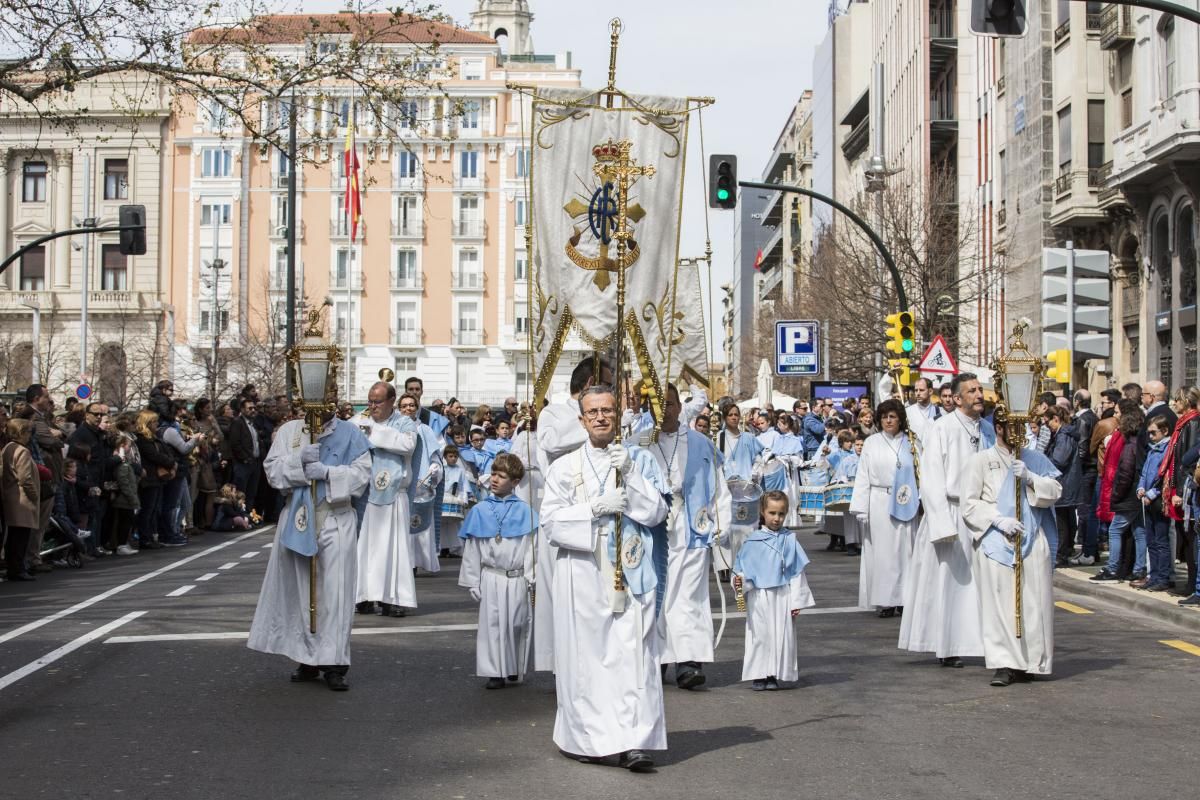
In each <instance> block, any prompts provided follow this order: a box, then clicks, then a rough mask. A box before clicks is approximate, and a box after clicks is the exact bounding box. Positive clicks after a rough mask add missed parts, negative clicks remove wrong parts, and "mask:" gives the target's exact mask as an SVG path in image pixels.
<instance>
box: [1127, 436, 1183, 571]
mask: <svg viewBox="0 0 1200 800" xmlns="http://www.w3.org/2000/svg"><path fill="white" fill-rule="evenodd" d="M1146 437H1147V438H1148V439H1149V440H1150V447H1149V449H1148V451H1147V453H1146V462H1145V464H1144V465H1143V466H1142V474H1141V477H1140V478H1139V479H1138V486H1137V496H1138V499H1139V500H1140V501H1141V503H1142V525H1143V526H1144V527H1145V529H1146V534H1145V536H1146V550H1147V553H1148V554H1149V568H1148V569H1147V572H1146V577H1144V578H1139V579H1138V580H1135V581H1132V582H1130V584H1129V585H1130V586H1132V587H1133V588H1135V589H1145V590H1147V591H1150V592H1165V591H1166V590H1167V589H1169V588H1171V587H1173V586H1174V582H1173V577H1174V576H1173V575H1172V574H1171V571H1172V567H1173V565H1174V558H1173V556H1172V554H1171V520H1170V519H1168V518H1167V514H1166V512H1165V511H1164V510H1163V504H1162V485H1163V481H1162V475H1163V473H1164V472H1165V470H1164V469H1163V467H1162V464H1163V460H1164V459H1165V458H1166V456H1167V445H1168V444H1169V443H1170V440H1171V428H1170V426H1168V424H1167V421H1166V420H1165V419H1164V418H1162V417H1151V418H1150V421H1149V422H1148V423H1146Z"/></svg>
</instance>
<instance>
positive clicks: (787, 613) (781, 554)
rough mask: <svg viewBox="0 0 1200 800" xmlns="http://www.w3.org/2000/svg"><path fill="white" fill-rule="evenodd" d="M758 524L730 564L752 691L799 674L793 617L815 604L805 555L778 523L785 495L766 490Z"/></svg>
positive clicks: (772, 687)
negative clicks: (742, 604)
mask: <svg viewBox="0 0 1200 800" xmlns="http://www.w3.org/2000/svg"><path fill="white" fill-rule="evenodd" d="M759 510H760V512H761V515H762V523H763V526H762V527H760V528H759V529H758V530H756V531H754V532H753V533H752V534H750V535H749V536H748V537H746V540H745V541H744V542H742V547H741V549H740V550H739V551H738V555H737V560H736V561H735V562H734V565H733V572H734V587H735V588H737V589H740V590H743V591H744V592H745V594H746V653H745V656H744V658H743V660H742V680H744V681H752V682H753V683H752V684H751V688H753V689H754V691H756V692H761V691H763V690H764V689H767V690H775V689H778V688H779V682H780V681H794V680H796V678H797V677H799V659H798V657H797V654H796V632H795V630H794V629H793V625H792V617H795V616H796V615H797V614H799V613H800V609H802V608H808V607H809V606H812V605H814V601H813V596H812V592H811V591H810V590H809V588H808V579H807V578H805V576H804V568H805V567H806V566H808V556H807V555H806V554H805V552H804V548H803V547H801V546H800V543H799V542H797V541H796V535H795V534H794V533H792V532H791V531H789V530H787V529H786V528H784V527H783V521H784V519H786V518H787V513H788V499H787V495H786V494H784V493H783V492H777V491H771V492H767V493H765V494H764V495H763V496H762V500H761V501H760V504H759Z"/></svg>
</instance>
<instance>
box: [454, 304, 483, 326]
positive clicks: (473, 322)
mask: <svg viewBox="0 0 1200 800" xmlns="http://www.w3.org/2000/svg"><path fill="white" fill-rule="evenodd" d="M458 329H459V331H461V332H463V333H466V332H467V331H471V332H474V331H477V330H479V304H478V303H459V304H458Z"/></svg>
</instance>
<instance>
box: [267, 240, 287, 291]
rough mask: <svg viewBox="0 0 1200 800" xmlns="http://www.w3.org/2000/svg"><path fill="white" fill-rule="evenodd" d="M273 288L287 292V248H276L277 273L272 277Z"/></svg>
mask: <svg viewBox="0 0 1200 800" xmlns="http://www.w3.org/2000/svg"><path fill="white" fill-rule="evenodd" d="M271 288H272V289H273V290H275V291H287V248H286V247H277V248H275V273H274V274H273V275H271Z"/></svg>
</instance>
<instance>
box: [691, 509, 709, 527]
mask: <svg viewBox="0 0 1200 800" xmlns="http://www.w3.org/2000/svg"><path fill="white" fill-rule="evenodd" d="M711 528H712V515H711V514H710V513H709V511H708V507H707V506H706V507H704V508H702V509H700V510H699V511H698V512H696V518H695V519H694V520H692V529H693V530H695V531H696V533H708V531H709V529H711Z"/></svg>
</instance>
